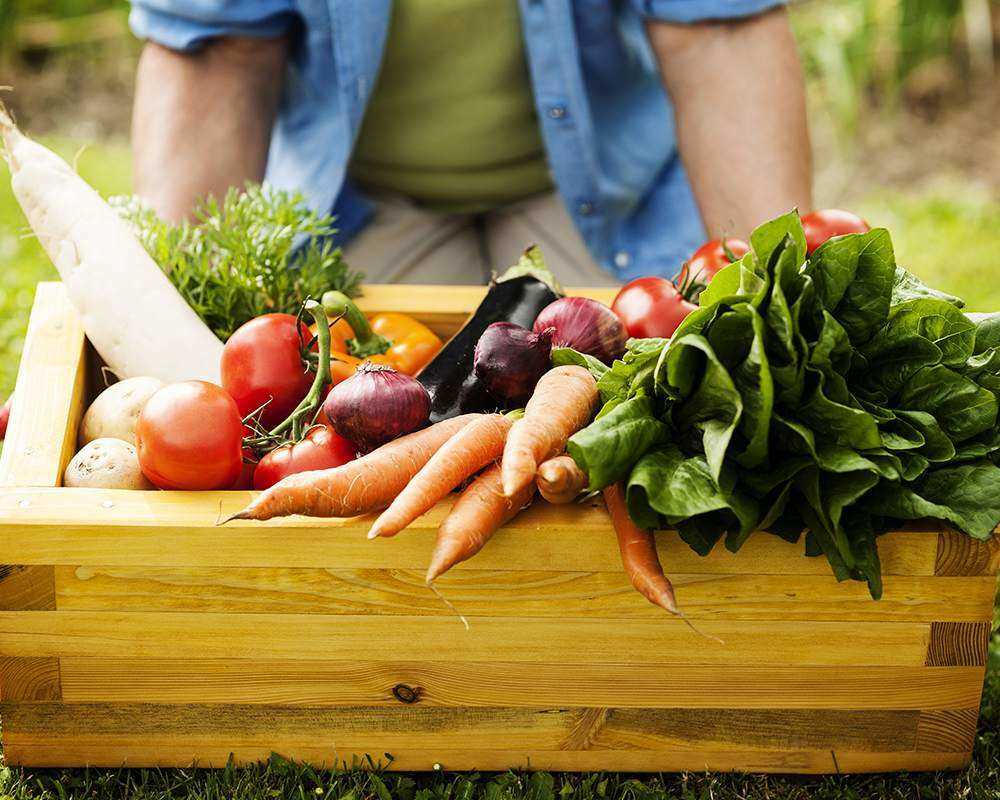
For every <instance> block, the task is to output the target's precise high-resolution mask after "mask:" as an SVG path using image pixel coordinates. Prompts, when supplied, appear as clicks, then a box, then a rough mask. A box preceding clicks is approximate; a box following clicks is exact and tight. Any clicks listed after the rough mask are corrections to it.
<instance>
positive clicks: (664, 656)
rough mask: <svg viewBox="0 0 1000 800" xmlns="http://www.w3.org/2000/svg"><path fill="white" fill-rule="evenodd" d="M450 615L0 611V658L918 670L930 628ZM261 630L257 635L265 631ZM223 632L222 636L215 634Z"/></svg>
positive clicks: (879, 624) (880, 624)
mask: <svg viewBox="0 0 1000 800" xmlns="http://www.w3.org/2000/svg"><path fill="white" fill-rule="evenodd" d="M470 622H471V628H470V630H468V631H464V630H463V629H462V628H461V625H460V623H459V621H458V620H457V619H451V618H448V617H402V616H395V617H394V616H371V615H367V616H365V615H339V616H333V615H321V614H215V613H190V612H174V613H154V612H149V613H146V612H136V613H120V612H114V611H94V612H88V611H55V612H52V611H48V612H46V611H32V612H0V655H11V656H28V657H33V656H60V657H61V656H84V657H98V658H100V657H107V658H121V657H154V658H155V657H159V656H162V655H163V653H165V652H169V653H171V654H173V655H174V656H175V657H177V658H237V659H243V658H249V659H256V658H263V659H293V660H295V659H310V658H315V657H316V655H317V654H320V653H322V654H324V657H329V658H330V660H336V661H347V660H357V659H360V660H366V659H368V658H370V657H371V651H372V642H379V644H380V646H381V648H382V649H383V652H385V653H386V654H396V653H398V654H403V653H405V654H406V655H407V658H409V659H412V660H417V661H435V660H437V661H440V660H455V661H463V662H465V661H471V662H477V661H489V660H492V659H496V660H499V661H513V662H522V663H553V662H555V663H591V664H593V663H608V662H627V663H661V664H690V663H692V662H695V663H702V664H720V665H721V664H746V665H759V666H765V665H768V666H797V665H803V666H805V665H814V666H836V665H844V666H920V665H923V664H924V662H925V659H926V656H927V648H928V641H929V637H930V625H928V624H924V623H888V622H856V623H846V622H788V621H755V620H732V621H731V620H704V621H702V623H701V627H702V628H703V629H704V630H705V631H706V632H708V633H710V634H713V635H715V636H717V637H719V638H720V639H721V640H722V642H724V643H720V642H713V641H709V640H697V639H694V638H693V637H694V634H692V633H691V631H690V630H689V629H688V628H687V627H685V626H684V625H683V623H682V622H681V621H680V620H674V619H669V618H661V619H649V620H647V619H632V620H614V619H612V620H606V619H599V620H588V619H563V620H558V619H556V620H553V619H542V618H528V617H521V618H508V617H504V618H498V617H473V618H471V619H470ZM265 631H266V632H267V633H266V635H262V632H265ZM223 634H224V635H223Z"/></svg>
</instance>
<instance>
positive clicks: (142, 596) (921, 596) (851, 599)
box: [56, 566, 996, 622]
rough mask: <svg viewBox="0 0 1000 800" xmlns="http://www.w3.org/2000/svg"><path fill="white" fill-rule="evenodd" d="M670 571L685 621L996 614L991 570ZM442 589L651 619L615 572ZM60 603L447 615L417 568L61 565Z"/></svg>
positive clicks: (496, 605) (482, 578)
mask: <svg viewBox="0 0 1000 800" xmlns="http://www.w3.org/2000/svg"><path fill="white" fill-rule="evenodd" d="M669 577H670V580H671V582H672V583H673V586H674V590H675V592H676V594H677V600H678V603H679V604H680V605H681V607H682V608H683V609H684V612H685V614H687V616H688V617H690V618H692V619H784V620H818V621H831V620H841V621H851V620H856V621H862V620H866V621H887V622H889V621H896V620H899V619H900V618H905V619H907V620H910V621H913V622H934V621H943V620H950V621H959V622H961V621H980V620H985V619H989V617H990V615H991V614H992V612H993V599H994V594H995V587H996V581H995V579H994V578H993V577H989V576H988V577H948V578H926V577H913V576H895V575H889V576H886V577H885V579H884V593H883V596H882V598H881V600H880V601H879V602H877V603H875V602H872V600H871V597H870V595H869V594H868V588H867V586H866V585H864V584H862V583H860V582H846V583H838V582H837V581H836V579H835V578H834V577H833V576H832V575H829V576H823V575H801V576H800V575H784V576H777V575H721V574H720V575H706V574H701V575H697V574H677V573H674V572H671V573H670V575H669ZM437 586H438V588H439V589H440V590H441V591H442V592H443V593H444V595H445V596H446V597H447V598H448V599H449V600H450V601H451V602H452V603H454V604H455V605H456V607H457V608H460V609H461V610H462V612H463V613H464V614H467V615H473V616H487V615H498V614H506V615H510V616H515V617H524V616H532V617H561V618H562V617H589V618H602V617H605V618H627V619H631V618H654V617H662V616H663V611H662V609H659V608H657V607H656V606H653V605H652V604H651V603H648V602H646V601H645V600H644V599H643V598H642V597H640V596H639V595H638V594H637V593H636V591H635V590H634V589H633V588H632V585H631V584H630V583H629V581H628V578H627V577H626V576H625V574H624V573H623V572H622V571H621V570H617V571H610V572H548V571H545V570H537V571H527V570H521V571H514V570H479V569H467V570H457V571H455V572H454V573H452V574H448V575H445V576H443V577H442V578H441V579H440V580H439V581H437ZM56 594H57V598H58V605H59V608H60V609H65V610H78V611H209V612H237V613H291V614H382V615H404V616H411V615H414V614H420V615H427V616H453V614H454V612H452V611H451V610H449V609H448V608H447V607H446V606H445V605H444V604H443V603H442V602H441V601H440V599H439V598H437V597H435V596H434V595H433V594H432V593H431V592H429V591H428V590H427V586H426V583H425V582H424V573H423V570H416V569H414V570H397V569H392V570H385V569H381V570H376V569H368V570H361V569H358V570H334V569H305V568H278V567H272V568H260V569H253V568H235V567H233V568H221V567H214V568H213V567H115V566H65V567H63V566H61V567H58V568H56Z"/></svg>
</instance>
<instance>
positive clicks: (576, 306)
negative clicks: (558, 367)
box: [534, 297, 628, 365]
mask: <svg viewBox="0 0 1000 800" xmlns="http://www.w3.org/2000/svg"><path fill="white" fill-rule="evenodd" d="M546 328H555V329H556V333H555V337H554V342H553V343H554V345H555V346H556V347H572V348H573V349H574V350H576V351H578V352H580V353H586V354H588V355H591V356H593V357H594V358H596V359H598V360H600V361H603V362H604V363H605V364H608V365H610V364H611V362H612V361H614V360H615V359H616V358H620V357H621V355H622V354H623V353H624V352H625V342H626V341H627V340H628V334H627V333H626V331H625V326H624V325H622V322H621V320H620V319H618V315H617V314H615V312H614V311H612V310H611V309H610V308H608V307H607V306H606V305H604V304H603V303H598V302H597V301H596V300H591V299H590V298H589V297H563V298H560V299H559V300H556V301H555V302H554V303H550V304H549V305H547V306H546V307H545V308H543V309H542V312H541V313H540V314H539V315H538V318H537V319H536V320H535V324H534V330H535V332H536V333H537V332H538V331H542V330H545V329H546Z"/></svg>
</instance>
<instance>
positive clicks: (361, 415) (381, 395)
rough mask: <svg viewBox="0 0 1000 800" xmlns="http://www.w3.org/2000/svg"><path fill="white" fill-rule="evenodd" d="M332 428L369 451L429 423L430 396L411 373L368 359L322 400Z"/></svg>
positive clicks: (359, 447) (361, 448)
mask: <svg viewBox="0 0 1000 800" xmlns="http://www.w3.org/2000/svg"><path fill="white" fill-rule="evenodd" d="M323 411H324V412H325V413H326V416H327V417H328V418H329V419H330V424H331V425H333V429H334V430H335V431H336V432H337V433H338V434H340V435H341V436H343V437H344V438H345V439H347V440H348V441H351V442H353V443H354V444H355V445H357V447H358V449H359V450H362V451H363V452H368V451H370V450H374V449H375V448H376V447H378V446H379V445H382V444H385V443H386V442H388V441H391V440H392V439H396V438H398V437H400V436H403V435H404V434H407V433H412V432H413V431H415V430H417V429H418V428H422V427H424V426H425V425H426V424H427V419H428V417H429V416H430V413H431V398H430V395H429V394H427V390H426V389H425V388H424V387H423V386H422V385H421V384H420V383H418V382H417V381H416V379H414V378H411V377H410V376H409V375H403V374H402V373H400V372H396V370H394V369H392V367H387V366H385V365H383V364H373V363H371V362H370V361H365V362H364V363H363V364H362V365H361V366H360V367H358V371H357V372H355V373H354V374H353V375H352V376H351V377H350V378H348V379H347V380H346V381H343V382H342V383H338V384H337V385H336V386H334V387H333V388H332V389H331V390H330V393H329V394H328V395H327V396H326V400H325V401H324V402H323Z"/></svg>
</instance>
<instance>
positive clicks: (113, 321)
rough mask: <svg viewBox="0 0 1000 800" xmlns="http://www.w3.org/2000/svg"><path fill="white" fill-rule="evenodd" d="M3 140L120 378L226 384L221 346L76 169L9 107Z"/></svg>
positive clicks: (30, 211)
mask: <svg viewBox="0 0 1000 800" xmlns="http://www.w3.org/2000/svg"><path fill="white" fill-rule="evenodd" d="M0 138H2V141H3V148H2V149H3V156H4V158H5V159H6V161H7V163H8V165H9V166H10V172H11V187H12V188H13V190H14V196H15V197H16V198H17V200H18V202H19V203H20V204H21V208H23V209H24V214H25V216H26V217H27V218H28V223H29V224H30V225H31V227H32V229H33V230H34V232H35V235H36V236H37V237H38V241H39V242H41V244H42V247H44V248H45V252H46V253H48V255H49V258H51V259H52V263H53V264H55V266H56V269H57V270H59V274H60V276H61V277H62V280H63V283H64V284H65V285H66V288H67V290H68V292H69V297H70V300H71V301H72V303H73V305H74V306H75V307H76V310H77V311H78V312H79V314H80V318H81V319H82V321H83V329H84V331H85V332H86V334H87V338H89V339H90V341H91V342H92V343H93V345H94V347H95V348H96V349H97V352H98V353H100V354H101V357H102V358H103V359H104V361H105V363H106V364H107V365H108V367H109V368H110V369H111V370H112V371H113V372H114V373H115V375H117V376H118V377H119V378H131V377H137V376H152V377H154V378H159V379H160V380H162V381H166V382H172V381H182V380H189V379H201V380H206V381H212V382H213V383H219V359H220V358H221V357H222V343H221V342H220V341H219V340H218V339H217V338H216V336H215V335H214V334H213V333H212V332H211V331H210V330H209V329H208V327H207V326H206V325H205V323H203V322H202V321H201V319H200V318H199V317H198V315H197V314H195V312H194V311H193V310H192V309H191V307H190V306H189V305H188V304H187V303H186V302H185V301H184V299H183V298H182V297H181V296H180V294H179V293H178V292H177V290H176V289H174V287H173V285H172V284H171V283H170V280H169V279H168V278H167V276H166V275H164V274H163V271H162V270H161V269H160V268H159V267H158V266H157V265H156V263H155V262H154V261H153V259H152V258H150V256H149V254H148V253H147V252H146V251H145V249H144V248H143V246H142V245H141V244H140V243H139V241H138V240H137V239H136V237H135V235H134V234H133V233H132V231H131V229H130V228H129V226H128V224H127V223H126V222H125V221H124V220H122V219H121V218H120V217H119V216H118V214H116V213H115V211H114V210H113V209H112V208H111V207H110V206H109V205H108V204H107V203H105V202H104V200H103V198H101V196H100V195H99V194H98V193H97V192H96V191H94V189H93V188H91V187H90V186H89V185H88V184H87V182H86V181H85V180H83V178H81V177H80V176H79V175H77V174H76V173H75V172H74V171H73V170H72V169H71V168H70V166H69V164H67V163H66V162H65V161H63V160H62V159H61V158H59V156H57V155H56V154H55V153H53V152H52V151H51V150H49V149H47V148H45V147H43V146H42V145H40V144H38V143H37V142H34V141H32V140H31V139H29V138H28V137H27V136H25V135H24V134H22V133H21V132H20V131H19V130H18V129H17V126H16V125H15V124H14V122H13V120H12V119H11V118H10V115H9V114H8V113H7V110H6V109H5V108H4V107H3V104H2V103H0Z"/></svg>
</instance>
